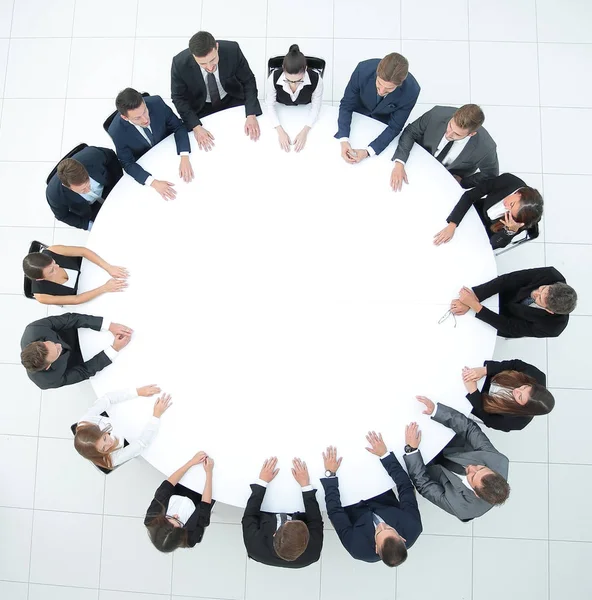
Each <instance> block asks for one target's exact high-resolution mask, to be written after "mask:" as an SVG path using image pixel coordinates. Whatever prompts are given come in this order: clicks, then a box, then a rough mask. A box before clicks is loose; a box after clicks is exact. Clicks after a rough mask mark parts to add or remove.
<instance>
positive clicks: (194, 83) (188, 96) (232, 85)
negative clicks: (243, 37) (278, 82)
mask: <svg viewBox="0 0 592 600" xmlns="http://www.w3.org/2000/svg"><path fill="white" fill-rule="evenodd" d="M218 44H219V46H218V54H219V56H220V62H219V63H218V69H219V70H220V83H221V84H222V87H223V88H224V90H225V91H226V93H227V94H229V95H230V96H232V97H233V98H238V99H239V100H244V102H245V114H246V115H247V116H249V115H260V114H261V106H260V105H259V100H257V82H256V81H255V75H253V71H251V68H250V67H249V63H248V62H247V59H246V58H245V56H244V54H243V53H242V52H241V49H240V46H239V45H238V44H237V43H236V42H227V41H224V40H219V41H218ZM206 95H207V89H206V84H205V81H204V78H203V75H202V72H201V68H200V66H199V65H198V64H197V63H196V62H195V59H194V58H193V55H192V54H191V52H190V51H189V49H186V50H183V52H179V54H177V56H175V57H174V58H173V64H172V67H171V98H172V99H173V103H174V104H175V107H176V108H177V112H178V113H179V114H180V115H181V118H182V119H183V121H184V122H185V125H186V126H187V129H188V130H191V129H193V128H194V127H195V126H196V125H201V121H200V120H199V119H200V117H202V116H203V114H202V113H203V109H204V106H205V104H206Z"/></svg>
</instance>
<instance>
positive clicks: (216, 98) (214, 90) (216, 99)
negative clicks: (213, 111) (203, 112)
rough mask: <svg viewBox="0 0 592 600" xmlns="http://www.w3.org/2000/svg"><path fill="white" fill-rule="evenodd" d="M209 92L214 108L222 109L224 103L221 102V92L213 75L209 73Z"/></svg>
mask: <svg viewBox="0 0 592 600" xmlns="http://www.w3.org/2000/svg"><path fill="white" fill-rule="evenodd" d="M208 90H209V92H210V100H211V101H212V108H220V105H221V104H222V101H221V100H220V90H219V89H218V84H217V83H216V78H215V77H214V74H213V73H208Z"/></svg>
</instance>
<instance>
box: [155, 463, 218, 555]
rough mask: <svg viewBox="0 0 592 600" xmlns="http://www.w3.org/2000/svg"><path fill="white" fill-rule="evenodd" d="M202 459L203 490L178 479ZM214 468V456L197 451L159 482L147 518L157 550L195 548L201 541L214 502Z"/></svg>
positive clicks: (169, 550) (168, 550)
mask: <svg viewBox="0 0 592 600" xmlns="http://www.w3.org/2000/svg"><path fill="white" fill-rule="evenodd" d="M200 463H201V464H202V465H203V468H204V470H205V472H206V483H205V486H204V490H203V494H198V493H197V492H194V491H193V490H190V489H189V488H186V487H185V486H184V485H181V484H180V483H179V482H180V481H181V479H183V476H184V475H185V473H187V471H189V469H191V467H193V466H195V465H199V464H200ZM213 471H214V459H213V458H212V457H210V456H208V455H207V454H206V453H205V452H198V453H197V454H196V455H195V456H194V457H193V458H192V459H191V460H189V461H188V462H186V463H185V464H184V465H183V466H182V467H181V468H179V469H177V470H176V471H175V472H174V473H173V474H172V475H171V476H170V477H169V478H168V479H165V480H164V481H163V482H162V483H161V484H160V487H159V488H158V489H157V490H156V494H154V499H153V500H152V502H151V503H150V506H149V507H148V512H147V513H146V518H145V519H144V525H146V529H148V535H149V536H150V541H151V542H152V543H153V544H154V547H155V548H156V549H157V550H160V551H161V552H172V551H173V550H176V549H177V548H193V547H194V546H195V545H196V544H199V543H200V542H201V540H202V539H203V535H204V531H205V528H206V527H207V526H208V525H209V524H210V513H211V512H212V506H213V505H214V500H212V473H213Z"/></svg>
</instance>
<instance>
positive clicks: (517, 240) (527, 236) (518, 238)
mask: <svg viewBox="0 0 592 600" xmlns="http://www.w3.org/2000/svg"><path fill="white" fill-rule="evenodd" d="M538 237H539V225H538V223H535V224H534V225H533V226H532V227H531V228H530V229H526V230H525V231H521V232H520V233H519V234H517V235H515V236H514V237H513V239H512V241H511V242H510V243H509V244H508V245H507V246H505V247H504V248H499V249H497V250H495V251H494V254H495V256H500V255H501V254H504V253H505V252H509V251H510V250H512V249H513V248H516V247H518V246H521V245H522V244H525V243H526V242H530V241H531V240H535V239H536V238H538Z"/></svg>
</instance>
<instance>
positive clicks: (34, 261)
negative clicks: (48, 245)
mask: <svg viewBox="0 0 592 600" xmlns="http://www.w3.org/2000/svg"><path fill="white" fill-rule="evenodd" d="M52 262H53V258H51V256H49V255H48V254H43V252H31V253H29V254H27V256H25V258H23V271H24V273H25V277H28V278H29V279H43V269H45V268H47V267H49V265H51V263H52Z"/></svg>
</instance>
